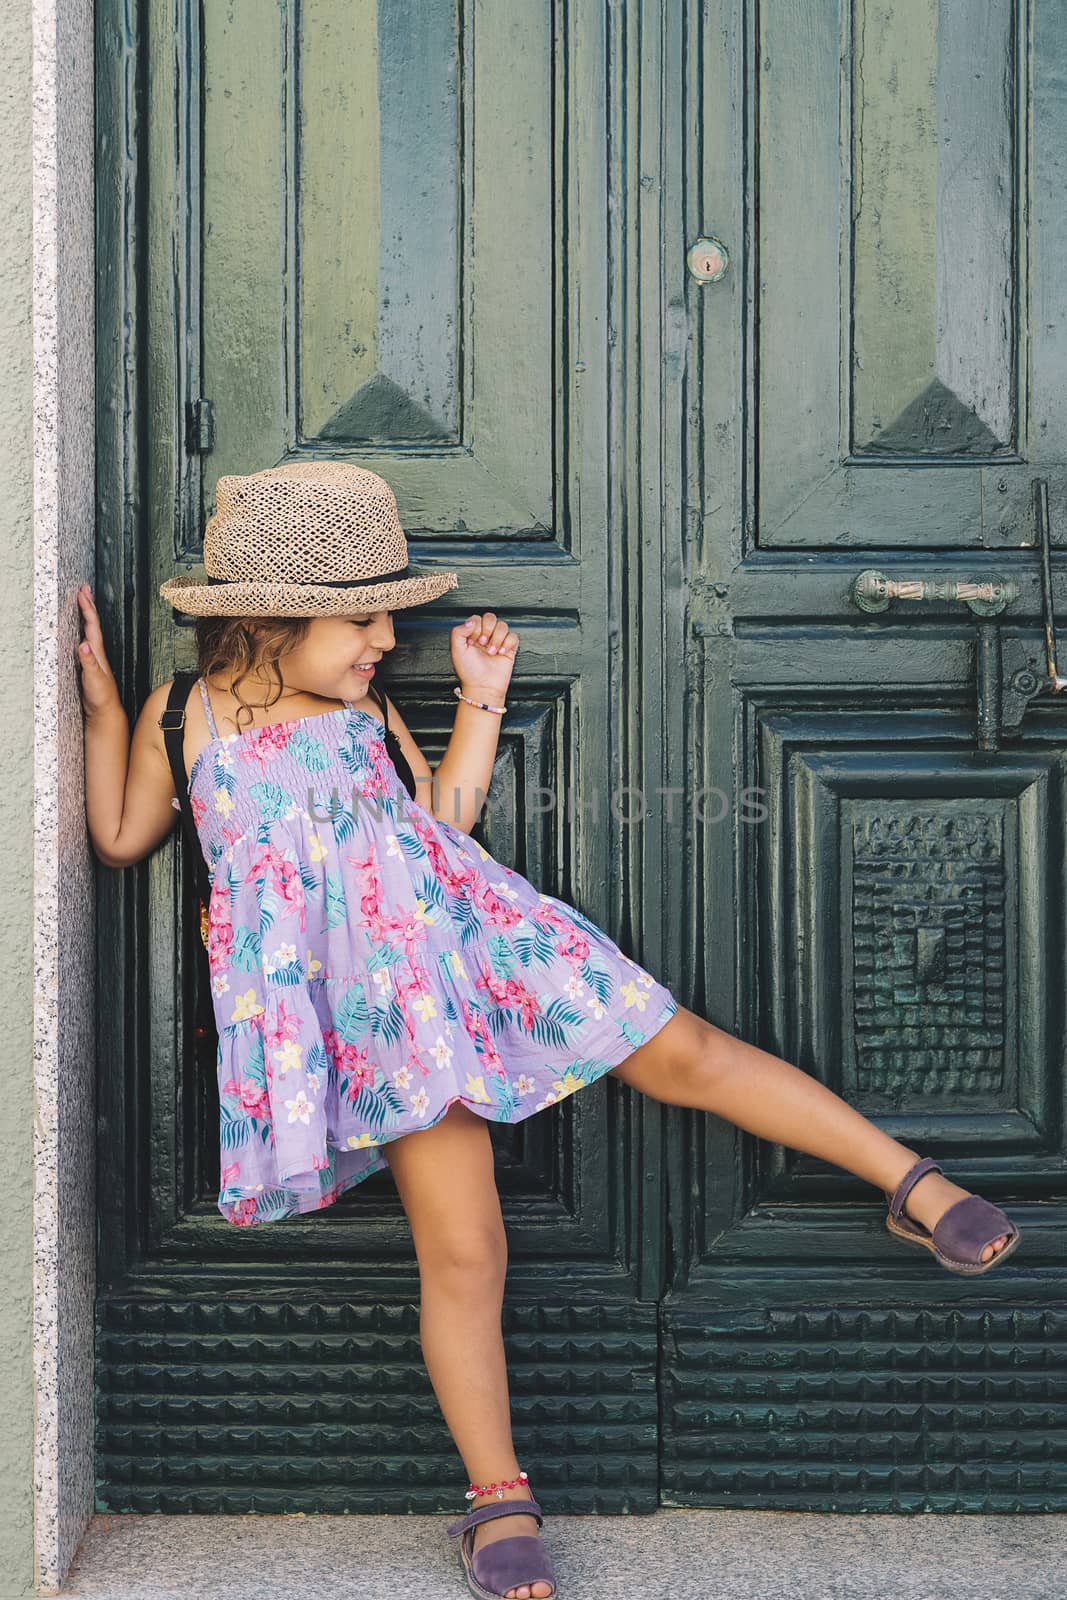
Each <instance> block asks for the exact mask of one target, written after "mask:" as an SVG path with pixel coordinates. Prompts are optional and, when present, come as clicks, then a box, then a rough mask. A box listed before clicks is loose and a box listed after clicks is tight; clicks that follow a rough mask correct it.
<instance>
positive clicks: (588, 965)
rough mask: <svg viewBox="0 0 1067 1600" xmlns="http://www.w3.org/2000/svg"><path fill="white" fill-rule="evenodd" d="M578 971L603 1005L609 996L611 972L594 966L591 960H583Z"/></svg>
mask: <svg viewBox="0 0 1067 1600" xmlns="http://www.w3.org/2000/svg"><path fill="white" fill-rule="evenodd" d="M579 971H580V972H581V974H582V978H583V980H584V981H585V982H586V983H587V984H588V985H589V987H590V989H592V991H593V993H594V994H595V995H596V997H597V999H598V1000H599V1001H600V1004H601V1005H605V1004H606V1003H607V1001H608V1000H609V999H610V998H611V990H612V980H611V973H610V972H604V971H603V970H602V969H601V968H600V967H594V966H593V964H592V962H591V961H583V962H582V965H581V967H580V968H579Z"/></svg>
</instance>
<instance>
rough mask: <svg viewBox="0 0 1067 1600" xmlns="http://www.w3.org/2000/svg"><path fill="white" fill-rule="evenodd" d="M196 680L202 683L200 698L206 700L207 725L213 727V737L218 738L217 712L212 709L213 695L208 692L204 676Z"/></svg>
mask: <svg viewBox="0 0 1067 1600" xmlns="http://www.w3.org/2000/svg"><path fill="white" fill-rule="evenodd" d="M196 681H197V683H198V684H199V685H200V698H201V700H203V702H204V715H205V716H206V717H207V725H208V727H209V728H210V729H211V737H212V738H213V739H217V738H218V736H219V730H218V728H217V727H216V726H215V713H214V712H213V711H212V709H211V696H210V695H209V694H208V692H207V684H206V683H205V682H204V680H203V678H197V680H196Z"/></svg>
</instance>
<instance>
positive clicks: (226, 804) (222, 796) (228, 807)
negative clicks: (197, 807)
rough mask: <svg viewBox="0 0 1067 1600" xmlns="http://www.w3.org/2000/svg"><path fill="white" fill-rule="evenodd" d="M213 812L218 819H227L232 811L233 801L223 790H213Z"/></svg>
mask: <svg viewBox="0 0 1067 1600" xmlns="http://www.w3.org/2000/svg"><path fill="white" fill-rule="evenodd" d="M215 810H216V811H217V812H218V814H219V816H220V817H228V816H229V814H230V812H231V811H232V810H233V800H232V798H231V796H230V795H229V794H228V793H227V792H226V790H225V789H216V790H215Z"/></svg>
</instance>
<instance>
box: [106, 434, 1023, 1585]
mask: <svg viewBox="0 0 1067 1600" xmlns="http://www.w3.org/2000/svg"><path fill="white" fill-rule="evenodd" d="M217 505H218V509H217V511H216V513H215V514H214V516H213V517H212V518H211V520H210V521H209V523H208V526H207V529H206V531H205V538H204V564H205V567H206V569H207V572H208V574H209V576H208V577H207V578H206V579H201V580H193V579H185V580H182V579H177V578H174V579H171V580H170V581H169V582H167V583H165V584H163V586H162V589H161V593H162V594H163V595H164V597H165V598H166V599H167V600H168V601H170V602H171V603H172V604H173V605H175V606H176V607H177V608H179V609H180V610H182V611H184V612H187V613H191V614H193V615H195V616H197V617H198V619H199V620H198V622H197V625H196V642H197V651H198V670H199V672H200V674H201V676H200V679H199V683H198V686H197V690H196V691H194V693H192V694H191V695H190V697H189V701H188V705H187V707H186V715H185V720H184V757H185V763H186V770H187V773H188V784H189V798H190V801H191V804H192V807H193V813H194V818H195V822H196V826H197V831H198V835H199V838H200V841H201V844H202V848H203V852H204V856H205V859H206V861H207V863H208V867H209V869H210V876H211V897H210V907H209V915H208V928H209V935H208V958H209V967H210V973H211V983H212V999H213V1006H214V1011H215V1020H216V1024H217V1029H218V1038H219V1044H218V1057H217V1064H218V1087H219V1104H220V1112H221V1127H220V1167H221V1189H220V1192H219V1200H218V1204H219V1210H220V1211H221V1212H222V1215H223V1216H224V1217H226V1218H227V1219H228V1220H229V1221H231V1222H233V1223H235V1224H239V1225H241V1226H252V1225H258V1224H261V1223H264V1222H269V1221H272V1220H274V1219H276V1218H279V1217H286V1216H290V1215H292V1214H294V1213H297V1212H303V1211H309V1210H313V1209H317V1208H320V1207H323V1206H328V1205H330V1204H332V1203H333V1202H334V1201H335V1200H336V1199H337V1197H338V1195H340V1194H342V1193H344V1191H345V1190H346V1189H349V1188H351V1187H352V1185H353V1184H356V1183H359V1182H360V1181H361V1179H363V1178H365V1177H367V1176H368V1174H369V1173H372V1172H376V1171H377V1170H378V1169H379V1168H381V1167H382V1166H384V1165H385V1164H388V1166H389V1167H390V1169H391V1171H392V1173H393V1175H394V1178H395V1180H396V1184H397V1188H398V1191H399V1194H400V1198H401V1201H402V1204H403V1206H404V1209H405V1212H406V1215H407V1217H408V1220H409V1222H410V1225H411V1230H412V1236H413V1242H414V1247H415V1252H416V1256H417V1259H418V1265H419V1276H420V1295H421V1322H420V1331H421V1341H422V1350H423V1354H424V1357H425V1360H426V1366H427V1370H428V1372H429V1374H430V1378H431V1381H432V1383H433V1386H434V1390H435V1393H436V1395H437V1398H438V1400H439V1402H440V1405H441V1409H442V1412H443V1414H444V1418H445V1421H446V1423H447V1425H448V1427H449V1430H450V1432H451V1434H452V1437H453V1438H454V1440H455V1442H456V1446H457V1448H458V1450H459V1452H460V1455H461V1456H462V1458H463V1462H464V1466H465V1468H466V1470H467V1471H468V1472H469V1474H470V1480H471V1481H470V1486H469V1488H468V1491H467V1496H466V1498H467V1500H468V1501H469V1502H470V1507H471V1509H470V1511H469V1513H468V1515H467V1516H465V1517H464V1518H462V1519H461V1520H460V1521H459V1522H456V1523H453V1524H451V1525H450V1526H449V1529H448V1531H449V1533H451V1534H454V1535H457V1536H458V1537H459V1538H460V1545H459V1549H460V1556H461V1561H462V1565H463V1570H464V1572H465V1574H466V1577H467V1582H468V1584H469V1586H470V1588H471V1590H472V1592H473V1593H474V1594H476V1595H478V1596H480V1597H481V1600H498V1597H500V1596H508V1597H510V1600H535V1597H537V1600H541V1597H548V1596H550V1595H554V1594H555V1587H554V1581H555V1580H554V1573H553V1569H552V1562H551V1559H550V1557H549V1554H548V1551H547V1550H546V1548H545V1547H544V1545H543V1544H542V1543H541V1541H540V1538H539V1537H538V1528H539V1527H540V1525H541V1523H542V1520H543V1518H542V1513H541V1508H540V1507H539V1505H538V1504H537V1502H536V1500H535V1499H534V1498H533V1496H532V1494H531V1491H530V1489H529V1486H528V1483H527V1480H526V1474H525V1473H524V1472H521V1471H520V1469H519V1463H518V1461H517V1460H516V1457H515V1451H514V1446H513V1443H512V1437H511V1429H510V1423H509V1416H508V1385H507V1374H506V1371H505V1365H504V1352H503V1343H502V1338H501V1325H500V1310H501V1297H502V1293H503V1286H504V1274H505V1267H506V1243H505V1235H504V1229H503V1225H502V1220H501V1211H500V1204H499V1199H498V1196H497V1192H496V1187H495V1183H494V1170H493V1154H492V1145H491V1142H490V1138H489V1127H488V1124H489V1123H490V1122H511V1123H515V1122H520V1121H522V1120H523V1119H524V1118H525V1117H529V1116H532V1115H534V1114H535V1113H537V1112H539V1111H542V1110H543V1109H544V1108H545V1107H547V1106H549V1105H554V1104H555V1103H556V1102H558V1101H559V1100H561V1099H563V1098H564V1097H565V1096H566V1095H569V1094H573V1093H575V1092H576V1091H577V1090H578V1089H580V1088H582V1087H584V1086H585V1085H586V1084H590V1083H593V1082H595V1080H596V1079H597V1078H599V1077H601V1076H602V1075H604V1074H605V1073H609V1072H610V1073H613V1074H614V1075H615V1076H616V1077H617V1078H621V1079H622V1080H623V1082H624V1083H627V1084H629V1085H630V1086H631V1087H632V1088H634V1089H637V1090H640V1091H641V1092H642V1093H644V1094H647V1095H650V1096H652V1097H653V1098H654V1099H656V1100H660V1101H663V1102H665V1103H666V1104H668V1105H676V1106H691V1107H694V1108H696V1109H699V1110H702V1111H711V1112H714V1113H715V1114H716V1115H717V1116H719V1117H724V1118H726V1119H728V1120H729V1121H730V1122H733V1123H736V1124H737V1125H738V1126H739V1127H741V1128H744V1129H746V1130H747V1131H748V1132H749V1133H753V1134H756V1135H758V1136H759V1137H760V1138H762V1139H767V1140H771V1141H772V1142H774V1143H777V1144H782V1145H787V1146H789V1147H791V1148H792V1149H795V1150H803V1151H806V1152H807V1153H808V1154H810V1155H813V1156H816V1157H818V1158H820V1159H821V1160H823V1161H828V1162H833V1163H834V1164H835V1165H837V1166H840V1167H844V1168H846V1169H847V1170H848V1171H849V1172H852V1173H855V1174H857V1175H858V1176H859V1177H861V1178H863V1179H865V1180H866V1181H868V1182H870V1183H872V1184H876V1185H877V1186H878V1187H879V1188H881V1189H883V1190H884V1191H885V1192H886V1198H887V1200H889V1201H890V1209H889V1215H888V1216H887V1225H888V1226H889V1227H890V1229H891V1231H892V1232H893V1233H894V1234H895V1235H897V1237H899V1238H902V1239H906V1240H909V1241H911V1242H914V1243H918V1244H921V1245H923V1246H924V1247H926V1248H927V1249H931V1250H932V1251H933V1252H934V1254H935V1255H936V1256H937V1258H938V1260H939V1261H940V1262H941V1263H942V1264H943V1265H944V1266H946V1267H948V1268H949V1269H950V1270H952V1271H956V1272H963V1273H968V1274H977V1273H981V1272H985V1271H988V1270H989V1268H990V1267H992V1266H993V1265H995V1264H996V1263H998V1262H1000V1261H1002V1260H1004V1259H1005V1258H1006V1257H1007V1256H1008V1255H1009V1254H1010V1253H1011V1252H1012V1251H1013V1250H1014V1249H1015V1247H1016V1245H1017V1243H1018V1239H1019V1234H1018V1230H1017V1229H1016V1228H1015V1227H1014V1226H1013V1224H1012V1223H1011V1222H1010V1220H1009V1219H1008V1217H1007V1216H1006V1215H1005V1214H1004V1212H1003V1211H1001V1210H1000V1209H999V1208H998V1207H996V1206H994V1205H991V1204H990V1203H989V1202H988V1201H986V1200H983V1199H981V1198H980V1197H979V1196H977V1195H969V1194H968V1193H967V1191H966V1190H964V1189H961V1188H959V1187H958V1186H957V1185H956V1184H954V1183H952V1182H950V1180H949V1179H947V1178H945V1177H944V1176H942V1175H940V1172H941V1169H940V1167H938V1165H937V1163H936V1162H934V1161H932V1160H931V1159H930V1158H925V1159H921V1160H920V1159H919V1156H918V1153H917V1152H916V1151H914V1150H910V1149H908V1148H907V1147H906V1146H903V1145H901V1144H898V1143H897V1142H896V1140H894V1139H891V1138H890V1137H889V1135H888V1134H886V1133H883V1132H882V1131H881V1130H880V1129H879V1128H877V1127H876V1126H875V1125H874V1124H873V1123H871V1122H869V1121H868V1120H867V1119H866V1118H865V1117H863V1116H861V1115H860V1114H859V1112H857V1111H854V1110H852V1109H851V1108H850V1107H849V1106H848V1105H847V1104H846V1103H845V1102H844V1101H843V1100H841V1099H840V1098H839V1097H838V1096H837V1095H835V1094H834V1093H832V1091H831V1090H829V1089H827V1088H825V1087H823V1085H822V1084H820V1083H818V1082H817V1081H816V1080H815V1079H814V1078H811V1077H809V1076H808V1074H807V1073H805V1072H802V1071H800V1070H799V1069H798V1068H796V1067H794V1066H791V1065H789V1063H788V1062H786V1061H782V1060H780V1059H779V1058H778V1057H776V1056H772V1055H768V1054H767V1053H766V1052H764V1051H762V1050H758V1049H756V1048H755V1047H754V1046H752V1045H748V1044H745V1043H744V1042H743V1041H741V1040H739V1039H736V1038H735V1037H734V1036H733V1035H732V1034H729V1033H726V1032H723V1031H722V1030H721V1029H719V1028H717V1027H715V1026H714V1024H712V1023H710V1022H707V1021H705V1019H704V1018H703V1017H699V1016H696V1015H695V1014H694V1013H693V1012H691V1011H688V1010H686V1008H685V1007H684V1006H681V1005H679V1004H678V1003H677V1001H676V1000H675V999H674V997H673V996H672V995H671V993H670V991H669V990H667V989H666V988H664V987H663V985H662V984H660V983H658V982H657V981H656V979H655V978H654V977H653V976H652V975H651V973H649V972H647V971H645V969H644V968H643V967H641V966H639V965H638V964H637V962H635V961H632V960H631V959H630V958H629V957H628V956H627V955H625V954H624V952H623V951H622V950H621V949H619V947H618V946H617V945H616V944H614V943H613V942H612V940H611V939H610V938H609V937H608V936H607V934H605V933H604V932H602V930H601V929H599V928H598V927H596V926H595V924H593V923H591V922H590V921H589V920H588V919H587V918H586V917H584V916H583V915H582V914H581V913H580V912H579V911H578V910H577V909H576V908H575V907H574V906H572V905H568V904H566V903H565V902H564V901H561V900H558V899H556V898H555V897H554V896H552V895H549V894H544V893H541V892H540V891H539V890H538V889H537V888H536V887H535V886H534V885H533V884H531V883H530V882H529V881H528V880H527V879H526V878H524V877H522V876H521V875H520V874H519V873H517V872H514V871H513V870H512V869H511V868H510V867H507V866H505V865H504V864H503V863H502V862H499V861H496V860H494V859H493V857H492V856H490V855H489V854H488V853H487V852H486V851H485V850H483V849H482V848H481V846H479V845H478V844H477V843H476V842H475V841H474V840H473V839H472V838H471V836H470V831H469V830H470V829H471V828H472V827H473V826H474V823H475V821H476V819H477V817H478V815H479V813H480V811H481V808H482V804H483V802H484V799H485V795H486V791H487V790H488V787H489V782H490V778H491V776H492V771H493V760H494V756H495V754H496V746H497V738H498V735H499V731H500V721H501V717H502V716H503V715H504V714H505V712H506V710H507V706H506V693H507V690H508V687H509V685H510V682H511V676H512V672H513V671H514V667H515V658H516V654H517V652H518V647H519V640H518V636H517V634H516V633H514V632H513V631H512V630H511V629H510V628H509V627H508V625H507V623H506V622H504V621H503V620H502V619H501V618H500V617H498V616H497V614H496V613H495V612H492V611H486V612H481V613H474V614H472V615H470V616H468V617H466V618H465V619H464V620H463V621H462V622H458V623H456V625H455V626H454V627H453V628H452V629H451V633H450V647H451V657H452V664H453V667H454V669H455V673H456V677H457V679H458V686H456V687H455V688H454V691H453V692H454V694H455V695H456V697H457V702H458V703H457V706H456V714H455V724H454V727H453V730H452V734H451V737H450V739H449V743H448V747H447V749H446V751H445V754H444V756H443V758H442V760H441V762H440V764H439V765H438V767H437V770H436V772H434V773H431V770H430V767H429V765H428V763H427V761H426V759H425V757H424V755H423V753H422V751H421V750H420V749H419V747H418V745H417V744H416V743H415V740H414V739H413V738H412V736H411V734H410V732H409V731H408V729H407V728H406V726H405V725H404V722H403V719H402V718H401V716H400V714H399V712H398V711H397V709H396V706H395V705H394V704H393V702H392V701H391V700H390V699H389V698H388V696H385V695H383V694H381V693H379V692H378V691H377V689H376V686H375V683H374V676H375V672H376V670H377V669H378V666H379V663H381V662H382V661H383V660H384V659H385V658H386V657H387V656H388V653H389V651H391V650H392V649H393V646H394V643H395V640H394V635H393V624H392V612H393V611H396V610H401V609H406V608H409V607H412V606H415V605H418V604H421V603H423V602H425V601H428V600H431V599H433V598H435V597H436V596H437V595H439V594H442V593H444V592H445V591H446V590H447V589H450V588H453V587H454V586H455V584H456V582H457V578H456V574H455V573H451V572H447V573H434V574H429V573H425V572H415V571H413V570H412V569H411V568H410V567H409V566H408V561H407V543H406V540H405V538H404V534H403V531H402V529H401V527H400V523H399V520H398V517H397V510H396V501H395V499H394V497H393V494H392V491H391V490H390V488H389V486H388V485H387V484H386V483H385V482H384V481H383V480H382V479H381V478H380V477H378V476H377V475H376V474H374V473H372V472H368V471H365V470H363V469H362V468H359V467H356V466H353V465H349V464H347V463H341V462H306V463H299V464H291V465H287V466H282V467H274V468H270V469H268V470H266V471H264V472H259V473H252V474H250V475H249V476H247V477H236V476H231V477H222V478H220V479H219V481H218V486H217ZM78 598H79V603H80V606H81V609H82V615H83V619H84V625H85V640H84V642H83V643H82V644H81V647H80V662H81V667H82V694H83V702H84V709H85V716H86V728H85V765H86V785H87V811H88V823H89V830H90V834H91V837H92V841H93V845H94V848H95V849H96V852H97V854H98V855H99V856H100V858H101V860H103V861H104V862H106V863H107V864H108V865H109V866H114V867H123V866H128V865H130V864H131V863H132V862H135V861H139V860H141V859H142V858H143V857H144V856H146V855H147V854H148V853H149V852H150V851H151V850H153V849H154V848H155V847H156V846H157V845H158V844H159V843H160V842H161V841H162V840H163V839H164V838H165V837H166V836H167V834H168V833H169V832H170V830H171V828H172V826H173V824H174V820H175V816H174V806H175V805H176V804H177V798H176V795H175V786H174V783H173V780H172V773H171V768H170V766H169V763H168V758H167V754H166V751H165V747H164V740H163V735H162V732H161V731H160V727H159V719H160V716H161V714H162V712H163V710H164V707H165V705H166V701H167V697H168V692H169V689H170V684H169V683H164V684H161V685H160V686H159V687H158V688H156V689H155V690H154V691H153V692H152V693H151V694H150V695H149V697H148V699H147V701H146V703H145V706H144V708H143V710H142V712H141V715H140V717H139V718H138V721H137V725H136V727H135V729H134V733H133V739H132V745H131V744H130V742H129V731H128V724H127V720H126V715H125V712H124V710H123V707H122V704H121V702H120V699H119V695H118V692H117V689H116V685H115V680H114V678H113V677H112V675H111V672H110V669H109V667H108V662H107V657H106V654H105V650H104V642H103V638H102V636H101V630H100V622H99V618H98V616H97V612H96V608H95V606H94V603H93V599H92V595H91V593H90V591H89V587H88V585H85V586H83V588H82V589H81V590H80V591H79V596H78ZM443 1194H447V1196H448V1202H449V1203H448V1204H447V1205H442V1204H441V1196H442V1195H443Z"/></svg>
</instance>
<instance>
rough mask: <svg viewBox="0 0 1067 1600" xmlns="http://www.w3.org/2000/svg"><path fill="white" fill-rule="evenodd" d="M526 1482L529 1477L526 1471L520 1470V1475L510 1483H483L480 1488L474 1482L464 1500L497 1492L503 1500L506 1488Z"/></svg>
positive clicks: (515, 1486)
mask: <svg viewBox="0 0 1067 1600" xmlns="http://www.w3.org/2000/svg"><path fill="white" fill-rule="evenodd" d="M526 1482H528V1479H527V1477H526V1474H525V1472H520V1473H519V1475H518V1477H517V1478H512V1480H511V1482H510V1483H507V1482H504V1483H483V1484H482V1485H481V1487H480V1488H479V1486H478V1484H476V1483H472V1484H471V1486H470V1488H469V1489H468V1490H467V1492H466V1494H465V1495H464V1496H463V1498H464V1500H477V1498H478V1496H479V1495H480V1494H495V1495H496V1497H497V1499H498V1500H503V1498H504V1490H505V1489H517V1488H518V1486H519V1484H520V1483H526Z"/></svg>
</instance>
